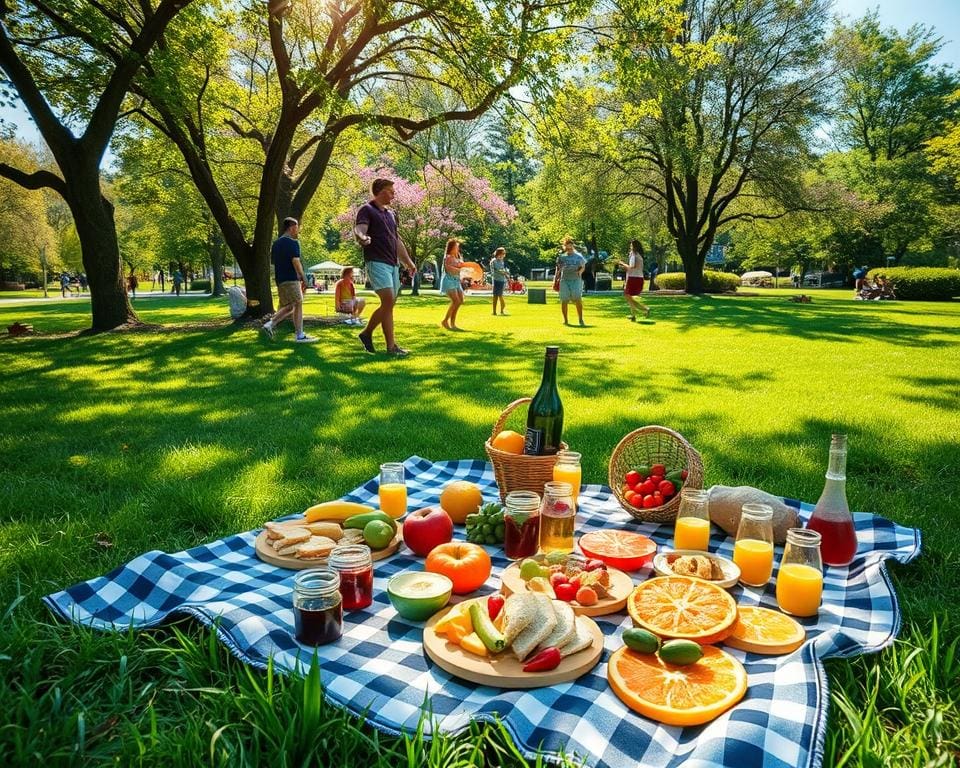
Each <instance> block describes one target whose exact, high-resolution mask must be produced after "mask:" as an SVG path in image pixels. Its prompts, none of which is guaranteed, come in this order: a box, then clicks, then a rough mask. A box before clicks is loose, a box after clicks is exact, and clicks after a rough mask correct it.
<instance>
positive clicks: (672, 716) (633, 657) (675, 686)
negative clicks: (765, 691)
mask: <svg viewBox="0 0 960 768" xmlns="http://www.w3.org/2000/svg"><path fill="white" fill-rule="evenodd" d="M607 680H609V681H610V687H611V688H612V689H613V692H614V693H615V694H617V696H618V697H620V699H621V700H622V701H623V703H624V704H626V705H627V706H628V707H630V709H632V710H634V711H635V712H639V713H640V714H641V715H643V716H644V717H649V718H651V719H652V720H657V721H659V722H661V723H665V724H666V725H680V726H686V725H702V724H703V723H709V722H710V721H711V720H713V719H714V718H715V717H718V716H719V715H722V714H723V713H724V712H726V711H727V710H728V709H730V707H732V706H733V705H734V704H736V703H737V702H738V701H740V699H742V698H743V694H744V693H746V691H747V672H746V670H745V669H744V668H743V665H742V664H741V663H740V662H739V661H737V660H736V659H735V658H733V656H731V655H730V654H729V653H727V652H726V651H722V650H720V649H719V648H714V647H713V646H711V645H707V646H704V648H703V658H701V659H700V660H699V661H696V662H694V663H693V664H689V665H687V666H677V665H676V664H669V663H667V662H665V661H664V660H663V659H661V658H660V657H659V656H658V655H656V654H653V653H637V652H636V651H632V650H630V649H629V648H621V649H620V650H618V651H614V653H613V655H612V656H611V657H610V660H609V661H608V662H607Z"/></svg>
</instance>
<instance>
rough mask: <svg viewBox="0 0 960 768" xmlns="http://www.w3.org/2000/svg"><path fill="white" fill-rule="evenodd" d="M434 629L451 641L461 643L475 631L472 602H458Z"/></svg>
mask: <svg viewBox="0 0 960 768" xmlns="http://www.w3.org/2000/svg"><path fill="white" fill-rule="evenodd" d="M433 631H434V632H436V633H437V634H438V635H442V636H444V637H446V638H447V640H449V641H450V642H451V643H454V644H456V645H461V644H462V643H463V638H465V637H466V636H467V635H469V634H470V633H471V632H473V622H472V621H471V620H470V602H469V601H467V602H463V603H458V604H457V605H455V606H453V608H451V609H450V612H449V613H447V615H446V616H444V617H443V618H442V619H440V621H438V622H437V623H436V624H435V625H434V627H433Z"/></svg>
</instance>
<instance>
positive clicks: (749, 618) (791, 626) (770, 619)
mask: <svg viewBox="0 0 960 768" xmlns="http://www.w3.org/2000/svg"><path fill="white" fill-rule="evenodd" d="M806 638H807V631H806V630H805V629H804V628H803V627H802V626H800V624H799V623H797V622H796V621H794V620H793V619H791V618H790V617H789V616H787V615H786V614H784V613H780V611H772V610H770V609H769V608H760V607H758V606H746V607H742V608H739V609H738V611H737V620H736V621H735V622H734V623H733V631H732V632H731V633H730V636H729V637H728V638H727V639H726V640H724V641H723V642H724V643H725V644H726V645H729V646H731V647H732V648H739V649H740V650H741V651H749V652H750V653H763V654H767V655H768V656H777V655H779V654H782V653H792V652H793V651H795V650H797V648H799V647H800V646H801V645H803V641H804V640H806Z"/></svg>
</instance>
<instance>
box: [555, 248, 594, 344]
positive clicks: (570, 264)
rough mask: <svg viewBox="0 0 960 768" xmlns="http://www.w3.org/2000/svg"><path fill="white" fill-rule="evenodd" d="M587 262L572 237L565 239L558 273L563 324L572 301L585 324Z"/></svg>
mask: <svg viewBox="0 0 960 768" xmlns="http://www.w3.org/2000/svg"><path fill="white" fill-rule="evenodd" d="M586 264H587V260H586V259H585V258H583V255H582V254H581V253H580V252H579V251H577V249H576V248H575V247H574V245H573V238H572V237H565V238H564V239H563V253H561V254H560V256H559V257H558V258H557V272H559V273H560V311H561V312H562V313H563V324H564V325H570V323H569V322H568V321H567V304H568V303H570V302H571V301H572V302H573V305H574V306H575V307H576V308H577V317H579V318H580V325H584V322H583V279H582V278H581V275H582V274H583V268H584V267H585V266H586Z"/></svg>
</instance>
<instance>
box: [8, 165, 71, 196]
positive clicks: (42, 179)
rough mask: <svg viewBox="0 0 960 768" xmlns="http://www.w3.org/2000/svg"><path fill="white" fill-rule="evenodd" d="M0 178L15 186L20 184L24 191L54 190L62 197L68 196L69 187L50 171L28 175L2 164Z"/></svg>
mask: <svg viewBox="0 0 960 768" xmlns="http://www.w3.org/2000/svg"><path fill="white" fill-rule="evenodd" d="M0 176H3V177H4V178H7V179H10V181H12V182H13V183H15V184H19V185H20V186H21V187H23V188H24V189H45V188H46V189H52V190H54V191H55V192H58V193H59V194H60V196H61V197H63V198H66V196H67V185H66V184H65V183H64V181H63V179H61V178H60V177H59V176H57V175H56V174H55V173H51V172H50V171H34V172H33V173H27V172H26V171H21V170H20V169H19V168H14V167H13V166H12V165H7V164H6V163H0Z"/></svg>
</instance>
